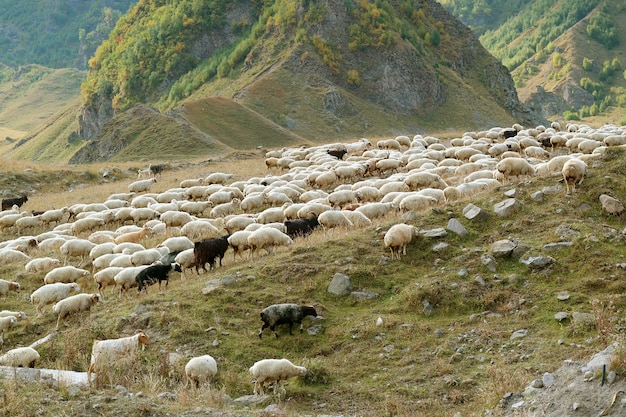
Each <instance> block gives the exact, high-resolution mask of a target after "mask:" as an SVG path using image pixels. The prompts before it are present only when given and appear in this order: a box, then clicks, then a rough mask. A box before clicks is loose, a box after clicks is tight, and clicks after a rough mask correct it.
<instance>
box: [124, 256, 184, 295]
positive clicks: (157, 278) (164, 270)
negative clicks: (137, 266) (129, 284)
mask: <svg viewBox="0 0 626 417" xmlns="http://www.w3.org/2000/svg"><path fill="white" fill-rule="evenodd" d="M172 270H174V271H177V272H183V270H182V269H181V267H180V265H178V264H177V263H172V264H168V265H159V264H157V265H150V266H149V267H147V268H145V269H142V270H141V271H139V273H137V275H136V276H135V282H136V283H137V292H141V291H144V292H146V293H147V292H148V286H149V285H153V284H156V283H157V282H158V283H159V291H161V282H162V281H165V287H166V288H167V286H168V285H169V283H170V281H169V273H170V271H172Z"/></svg>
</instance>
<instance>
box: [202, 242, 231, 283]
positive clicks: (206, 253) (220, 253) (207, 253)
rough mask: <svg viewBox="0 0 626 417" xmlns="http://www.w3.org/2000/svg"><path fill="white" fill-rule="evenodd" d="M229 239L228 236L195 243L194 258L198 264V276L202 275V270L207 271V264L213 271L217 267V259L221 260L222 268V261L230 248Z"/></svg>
mask: <svg viewBox="0 0 626 417" xmlns="http://www.w3.org/2000/svg"><path fill="white" fill-rule="evenodd" d="M229 237H230V235H226V236H222V237H216V238H213V239H205V240H201V241H200V242H195V243H194V246H193V257H194V260H195V262H196V273H197V274H200V271H199V270H200V268H202V269H204V270H205V271H206V270H207V269H206V267H205V265H206V264H207V263H208V264H209V265H210V267H209V270H212V269H213V267H214V266H215V258H220V266H222V259H223V258H224V254H225V253H226V251H227V250H228V246H229V245H228V238H229Z"/></svg>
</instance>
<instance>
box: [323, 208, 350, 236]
mask: <svg viewBox="0 0 626 417" xmlns="http://www.w3.org/2000/svg"><path fill="white" fill-rule="evenodd" d="M317 221H318V222H319V224H320V225H321V226H322V227H323V228H324V237H326V233H327V232H328V231H329V230H330V231H331V233H332V232H334V230H335V228H337V227H345V228H346V230H347V229H352V228H353V227H354V225H353V224H352V222H351V221H350V220H348V218H347V217H346V216H345V215H344V213H343V212H342V211H337V210H327V211H325V212H323V213H321V214H320V215H319V216H318V217H317Z"/></svg>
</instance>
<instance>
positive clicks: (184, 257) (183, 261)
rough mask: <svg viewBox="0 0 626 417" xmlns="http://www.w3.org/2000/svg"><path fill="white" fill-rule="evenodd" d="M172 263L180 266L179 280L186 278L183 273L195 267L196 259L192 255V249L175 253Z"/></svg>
mask: <svg viewBox="0 0 626 417" xmlns="http://www.w3.org/2000/svg"><path fill="white" fill-rule="evenodd" d="M175 253H176V252H175ZM173 261H174V262H176V263H177V264H178V265H180V269H181V270H182V272H181V278H183V279H184V278H186V276H185V272H186V271H187V270H188V269H191V268H193V267H194V266H196V257H195V256H194V254H193V248H189V249H185V250H184V251H181V252H177V253H176V256H175V257H174V260H173ZM169 263H171V262H169Z"/></svg>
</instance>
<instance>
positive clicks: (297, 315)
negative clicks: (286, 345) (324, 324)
mask: <svg viewBox="0 0 626 417" xmlns="http://www.w3.org/2000/svg"><path fill="white" fill-rule="evenodd" d="M306 316H313V317H317V312H316V311H315V308H314V307H312V306H300V305H297V304H291V303H283V304H273V305H271V306H268V307H265V308H264V309H263V310H261V320H262V321H263V326H262V327H261V330H259V339H260V338H262V336H263V330H265V329H266V328H268V327H269V328H270V330H271V331H272V332H274V336H275V337H277V338H278V333H276V326H277V325H279V324H288V325H289V334H290V335H293V333H292V331H291V329H292V327H293V324H294V323H297V324H300V333H302V319H304V318H305V317H306Z"/></svg>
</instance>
